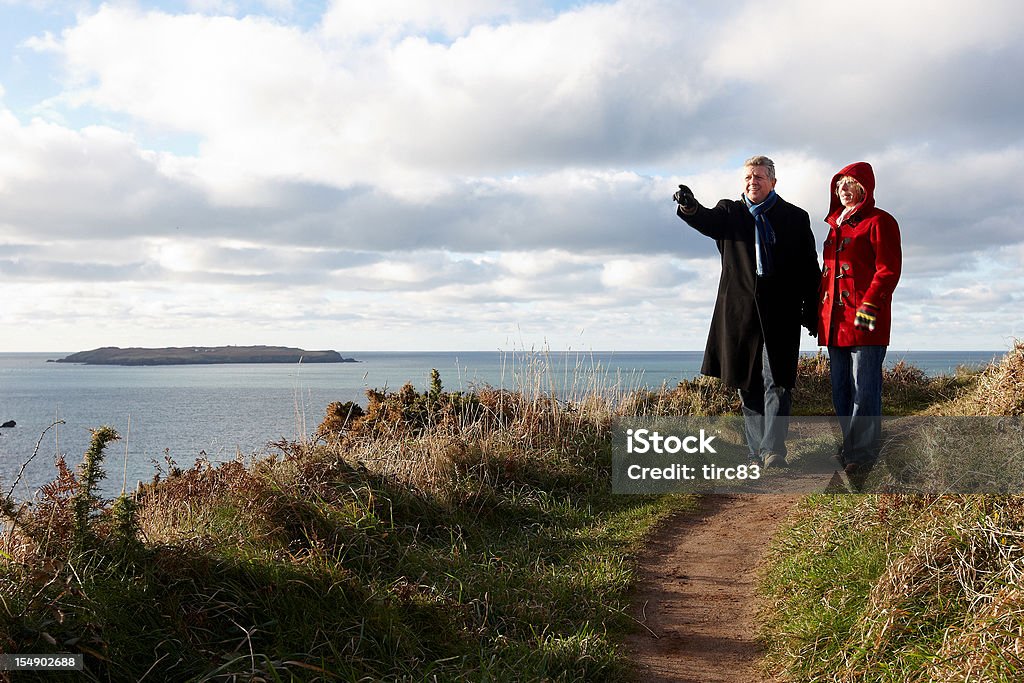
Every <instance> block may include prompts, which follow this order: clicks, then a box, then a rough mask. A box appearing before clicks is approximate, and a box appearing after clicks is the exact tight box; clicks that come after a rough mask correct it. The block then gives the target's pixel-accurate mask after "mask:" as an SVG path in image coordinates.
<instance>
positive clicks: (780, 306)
mask: <svg viewBox="0 0 1024 683" xmlns="http://www.w3.org/2000/svg"><path fill="white" fill-rule="evenodd" d="M678 214H679V217H680V218H682V219H683V220H684V221H686V222H687V223H688V224H689V225H691V226H692V227H694V228H696V229H697V230H698V231H699V232H701V233H702V234H704V235H707V236H708V237H710V238H712V239H714V240H715V242H716V243H717V244H718V251H719V253H721V255H722V276H721V278H720V279H719V282H718V299H717V301H716V302H715V314H714V317H713V318H712V320H711V331H710V332H709V333H708V343H707V347H706V348H705V350H704V363H703V365H702V367H701V373H703V374H705V375H710V376H712V377H720V378H721V379H722V381H723V382H725V383H726V384H727V385H729V386H731V387H736V388H739V389H747V390H756V389H757V388H758V387H759V386H760V385H761V354H760V350H761V345H762V343H764V345H765V346H766V347H767V349H768V360H769V362H770V363H771V366H772V376H773V378H774V380H775V383H776V384H777V385H779V386H783V387H790V388H792V387H793V386H794V385H795V384H796V366H797V360H798V358H799V356H800V326H801V324H802V325H803V326H804V327H807V328H808V329H809V330H816V329H817V303H818V285H819V283H820V281H821V268H820V267H819V266H818V255H817V252H816V251H815V249H814V234H813V233H812V232H811V221H810V218H809V217H808V215H807V212H806V211H804V210H803V209H801V208H800V207H797V206H794V205H792V204H790V203H789V202H786V201H784V200H783V199H782V198H781V197H779V199H778V201H777V202H776V203H775V206H773V207H772V208H771V209H769V211H768V212H767V214H766V216H767V217H768V220H769V222H770V223H771V224H772V229H773V230H774V232H775V248H774V273H773V274H772V275H769V276H766V277H758V276H757V273H756V271H755V263H756V262H755V257H754V217H753V216H751V215H750V211H749V210H748V209H747V206H746V204H744V203H743V201H742V199H741V200H739V201H737V200H730V199H723V200H722V201H720V202H718V206H716V207H715V208H713V209H708V208H705V207H703V206H700V207H698V209H697V212H696V213H695V214H694V215H692V216H687V215H685V214H683V212H682V210H681V209H680V210H679V212H678Z"/></svg>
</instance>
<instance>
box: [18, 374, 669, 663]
mask: <svg viewBox="0 0 1024 683" xmlns="http://www.w3.org/2000/svg"><path fill="white" fill-rule="evenodd" d="M666 400H667V399H666ZM617 403H621V401H617V400H615V399H611V398H602V397H601V396H599V395H598V394H597V393H594V392H590V393H585V394H583V396H582V398H581V399H580V400H578V401H569V402H567V403H566V402H558V401H554V400H551V399H550V398H548V397H546V396H544V395H543V394H542V393H536V394H535V395H533V396H532V397H526V396H524V395H523V394H522V393H511V392H506V391H496V390H488V389H484V390H480V391H479V392H477V393H474V394H471V395H462V394H456V393H448V392H445V391H443V389H442V387H441V386H440V378H436V380H435V384H434V386H433V387H431V389H430V390H429V391H427V392H425V393H417V392H416V391H415V390H414V389H413V388H412V387H411V386H407V387H404V388H402V389H401V390H399V391H397V392H370V393H369V396H368V405H367V407H366V408H365V410H364V409H363V408H362V407H358V406H354V405H351V404H345V405H342V404H332V406H331V407H330V408H329V410H328V414H327V417H326V419H325V420H324V424H323V425H322V426H321V430H320V432H319V433H318V435H317V438H316V439H313V440H309V441H306V442H302V443H281V444H278V447H279V449H280V454H279V455H278V456H277V457H274V458H270V459H266V460H263V461H261V462H258V463H256V464H255V465H252V466H244V465H243V464H242V463H240V462H230V463H226V464H222V465H219V466H211V465H210V464H208V463H205V462H198V463H197V464H196V465H195V466H194V467H192V468H190V469H188V470H185V471H181V472H175V473H173V476H170V477H168V478H166V479H164V480H163V481H160V482H159V483H155V484H153V485H150V486H147V487H145V488H144V489H143V490H142V491H141V492H139V494H138V495H135V496H131V497H127V496H126V497H122V498H121V499H119V500H117V501H114V502H112V503H111V502H110V501H101V500H99V499H97V498H96V496H95V489H96V482H98V481H99V479H100V478H102V476H103V454H104V452H105V451H104V449H105V447H106V446H107V445H108V444H109V443H110V442H111V441H112V440H113V439H115V438H116V436H117V435H116V434H115V433H114V432H113V430H110V429H106V428H105V429H103V430H97V432H96V433H95V435H94V441H93V447H92V448H91V449H90V453H89V454H88V455H87V457H86V459H85V461H84V462H83V464H82V465H81V466H80V467H79V468H78V469H77V470H75V471H73V470H72V469H71V468H69V467H67V466H65V465H63V463H61V465H60V467H59V471H58V475H57V477H56V478H55V480H54V481H53V482H52V483H51V484H49V485H47V486H45V487H44V488H43V490H42V491H41V493H40V496H39V498H38V500H37V501H36V502H35V504H34V505H32V506H24V505H21V506H19V505H17V504H15V503H14V502H12V501H9V500H8V501H6V505H5V509H4V514H5V517H6V520H7V522H6V525H5V530H4V534H3V538H2V539H0V651H3V652H14V653H48V652H79V653H82V654H83V655H84V658H85V664H86V672H85V673H86V678H87V679H92V680H142V679H146V680H234V679H241V680H248V679H250V678H254V677H255V678H257V679H262V680H345V681H363V680H365V681H375V680H410V681H420V680H446V681H452V680H467V681H470V680H472V681H486V680H493V681H505V680H567V681H568V680H597V681H600V680H608V681H613V680H621V679H622V678H623V677H625V676H627V665H626V663H625V662H624V660H623V656H622V654H621V652H620V651H619V649H618V647H617V642H618V640H619V639H620V636H621V634H622V633H624V632H625V631H626V630H629V629H630V628H632V627H633V622H632V620H631V619H630V618H629V617H628V616H626V614H625V610H626V607H627V590H628V588H629V586H630V584H631V581H632V577H633V570H634V566H633V561H632V559H631V558H632V556H633V553H634V552H635V551H636V550H637V548H638V544H639V543H640V542H641V539H642V538H643V537H644V535H645V534H646V533H647V531H648V530H649V529H650V527H651V526H652V525H653V524H655V523H656V522H657V521H658V520H659V519H661V518H662V517H664V516H665V515H666V514H668V513H669V512H670V511H672V510H674V509H678V508H679V507H681V506H684V505H686V504H687V501H686V499H683V498H649V499H643V498H638V497H621V496H620V497H614V496H612V495H611V493H610V485H609V460H610V455H609V449H608V443H607V430H608V425H609V423H610V420H611V418H612V417H613V415H614V412H613V411H614V410H615V405H616V404H617Z"/></svg>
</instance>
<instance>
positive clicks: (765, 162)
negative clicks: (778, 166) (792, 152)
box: [743, 154, 775, 180]
mask: <svg viewBox="0 0 1024 683" xmlns="http://www.w3.org/2000/svg"><path fill="white" fill-rule="evenodd" d="M747 166H760V167H762V168H763V169H764V170H765V171H767V172H768V179H769V180H775V162H774V161H772V160H771V159H769V158H768V157H766V156H761V155H760V154H759V155H757V156H756V157H750V158H749V159H747V160H746V161H745V162H743V168H746V167H747Z"/></svg>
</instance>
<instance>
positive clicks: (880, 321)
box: [818, 161, 903, 475]
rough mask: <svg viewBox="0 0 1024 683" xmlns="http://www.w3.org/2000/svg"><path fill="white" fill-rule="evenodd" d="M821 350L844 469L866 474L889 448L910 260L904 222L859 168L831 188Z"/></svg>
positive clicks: (871, 177)
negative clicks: (897, 323)
mask: <svg viewBox="0 0 1024 683" xmlns="http://www.w3.org/2000/svg"><path fill="white" fill-rule="evenodd" d="M830 188H831V189H830V191H831V204H830V207H829V213H828V216H827V217H826V218H825V222H827V223H828V224H829V233H828V238H827V239H826V240H825V246H824V249H823V253H822V257H823V259H824V262H825V263H824V269H823V271H822V279H821V306H820V309H819V310H820V316H819V323H820V324H819V328H818V343H819V344H823V345H825V346H827V347H828V356H829V363H830V366H831V374H832V404H833V406H834V407H835V411H836V415H837V416H838V417H839V424H840V426H841V427H842V432H843V447H842V450H841V451H840V453H839V460H840V463H841V464H842V465H843V468H844V470H845V471H846V473H847V474H849V475H852V474H854V473H857V474H859V475H866V473H867V471H870V469H871V467H872V465H874V463H875V461H876V460H877V459H878V451H879V448H880V445H881V431H882V424H881V415H882V362H883V361H884V360H885V351H886V348H887V347H888V345H889V330H890V329H891V327H892V292H893V290H894V289H895V288H896V283H897V282H898V281H899V279H900V269H901V267H902V262H903V257H902V252H901V249H900V229H899V225H897V223H896V219H895V218H893V217H892V216H891V215H889V214H888V213H886V212H885V211H882V210H881V209H879V208H877V207H876V206H875V174H874V172H873V171H872V169H871V165H870V164H868V163H866V162H863V161H859V162H857V163H854V164H850V165H849V166H847V167H846V168H844V169H843V170H841V171H839V173H837V174H836V175H835V176H834V177H833V178H832V183H831V185H830Z"/></svg>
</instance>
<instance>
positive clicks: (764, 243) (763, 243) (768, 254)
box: [743, 190, 779, 276]
mask: <svg viewBox="0 0 1024 683" xmlns="http://www.w3.org/2000/svg"><path fill="white" fill-rule="evenodd" d="M778 200H779V195H777V194H775V190H772V191H771V192H769V193H768V196H767V197H765V198H764V201H763V202H761V203H760V204H753V203H751V201H750V200H749V199H747V195H743V203H744V204H746V205H747V210H748V211H750V215H751V216H753V217H754V227H755V228H756V229H755V230H754V253H755V254H756V255H757V274H758V275H762V276H763V275H771V274H772V271H773V270H774V258H773V254H772V252H773V247H774V246H775V231H774V230H772V224H771V223H769V222H768V216H766V215H765V214H766V213H768V210H769V209H771V208H772V207H773V206H775V202H777V201H778Z"/></svg>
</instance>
